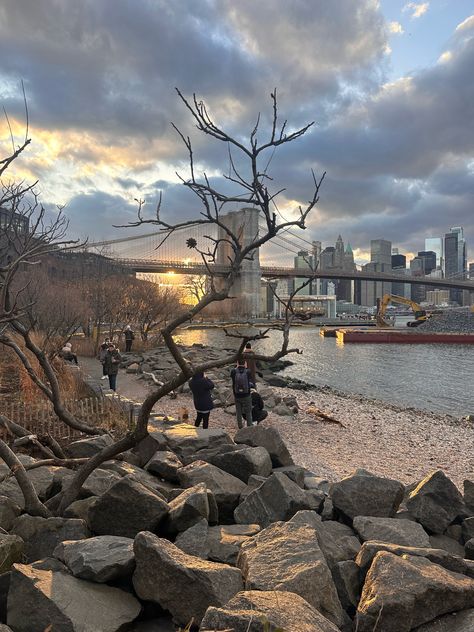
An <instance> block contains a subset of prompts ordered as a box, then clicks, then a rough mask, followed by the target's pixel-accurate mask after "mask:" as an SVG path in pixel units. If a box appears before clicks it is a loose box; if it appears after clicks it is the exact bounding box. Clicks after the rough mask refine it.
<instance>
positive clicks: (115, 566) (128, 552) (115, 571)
mask: <svg viewBox="0 0 474 632" xmlns="http://www.w3.org/2000/svg"><path fill="white" fill-rule="evenodd" d="M54 556H55V557H57V558H58V560H60V561H61V562H63V563H64V564H65V565H66V566H67V567H68V569H69V570H70V571H71V573H72V574H73V575H74V577H80V578H81V579H87V580H89V581H92V582H98V583H100V584H103V583H106V582H109V581H114V580H116V579H120V578H122V577H131V575H132V573H133V571H134V570H135V557H134V555H133V540H132V539H131V538H120V537H117V536H114V535H100V536H97V537H95V538H88V539H87V540H76V541H65V542H61V543H60V544H58V546H57V547H56V548H55V550H54Z"/></svg>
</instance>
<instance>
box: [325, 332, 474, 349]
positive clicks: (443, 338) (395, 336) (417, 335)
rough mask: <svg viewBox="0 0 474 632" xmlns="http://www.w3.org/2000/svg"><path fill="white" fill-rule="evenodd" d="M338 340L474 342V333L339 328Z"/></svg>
mask: <svg viewBox="0 0 474 632" xmlns="http://www.w3.org/2000/svg"><path fill="white" fill-rule="evenodd" d="M336 338H337V340H338V342H342V343H347V342H368V343H371V344H374V343H396V344H448V345H451V344H459V345H472V344H474V332H473V333H467V334H464V333H457V332H453V333H437V332H436V333H435V332H432V331H431V332H426V333H422V332H421V331H419V330H413V329H410V330H408V331H405V330H403V329H342V328H340V329H337V331H336Z"/></svg>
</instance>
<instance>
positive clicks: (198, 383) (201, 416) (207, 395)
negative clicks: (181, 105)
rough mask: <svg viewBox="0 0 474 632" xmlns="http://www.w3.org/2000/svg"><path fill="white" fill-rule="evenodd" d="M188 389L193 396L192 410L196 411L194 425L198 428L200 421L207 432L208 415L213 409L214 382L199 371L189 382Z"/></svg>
mask: <svg viewBox="0 0 474 632" xmlns="http://www.w3.org/2000/svg"><path fill="white" fill-rule="evenodd" d="M189 388H190V389H191V393H192V394H193V400H194V408H195V409H196V421H195V422H194V425H195V426H196V428H198V427H199V426H200V425H201V421H202V427H203V429H204V430H207V428H208V427H209V415H210V414H211V410H212V409H213V408H214V403H213V401H212V397H211V391H212V389H213V388H214V382H213V381H212V380H210V379H209V378H208V377H205V375H204V373H203V372H202V371H200V372H199V373H196V375H193V377H192V378H191V379H190V380H189Z"/></svg>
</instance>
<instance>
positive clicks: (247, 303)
mask: <svg viewBox="0 0 474 632" xmlns="http://www.w3.org/2000/svg"><path fill="white" fill-rule="evenodd" d="M220 220H221V222H222V223H223V224H225V226H227V227H228V228H229V229H230V230H231V231H232V232H233V233H234V235H237V236H238V238H239V243H240V244H241V246H242V247H243V248H245V247H246V246H248V245H250V244H251V243H253V242H254V241H255V240H256V239H258V220H259V210H258V209H257V208H243V209H241V210H240V211H231V212H229V213H227V214H226V215H222V216H221V218H220ZM218 238H219V239H226V238H227V233H226V232H225V230H224V229H223V228H220V227H219V230H218ZM229 257H230V258H232V257H233V251H232V248H231V246H230V244H228V243H225V242H221V243H220V244H219V247H218V250H217V257H216V263H217V264H220V265H229ZM261 278H262V275H261V272H260V253H259V251H258V250H254V252H253V260H252V261H244V262H243V263H242V268H241V271H240V275H239V277H238V278H237V279H236V281H235V283H234V284H233V286H232V288H231V291H230V296H234V297H236V298H235V300H233V301H232V302H233V309H234V314H236V315H238V316H257V315H258V314H259V312H260V281H261ZM218 282H219V280H218V279H217V280H216V283H217V284H218Z"/></svg>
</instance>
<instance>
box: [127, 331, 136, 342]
mask: <svg viewBox="0 0 474 632" xmlns="http://www.w3.org/2000/svg"><path fill="white" fill-rule="evenodd" d="M125 340H135V334H134V332H133V331H132V330H131V329H126V330H125Z"/></svg>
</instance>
